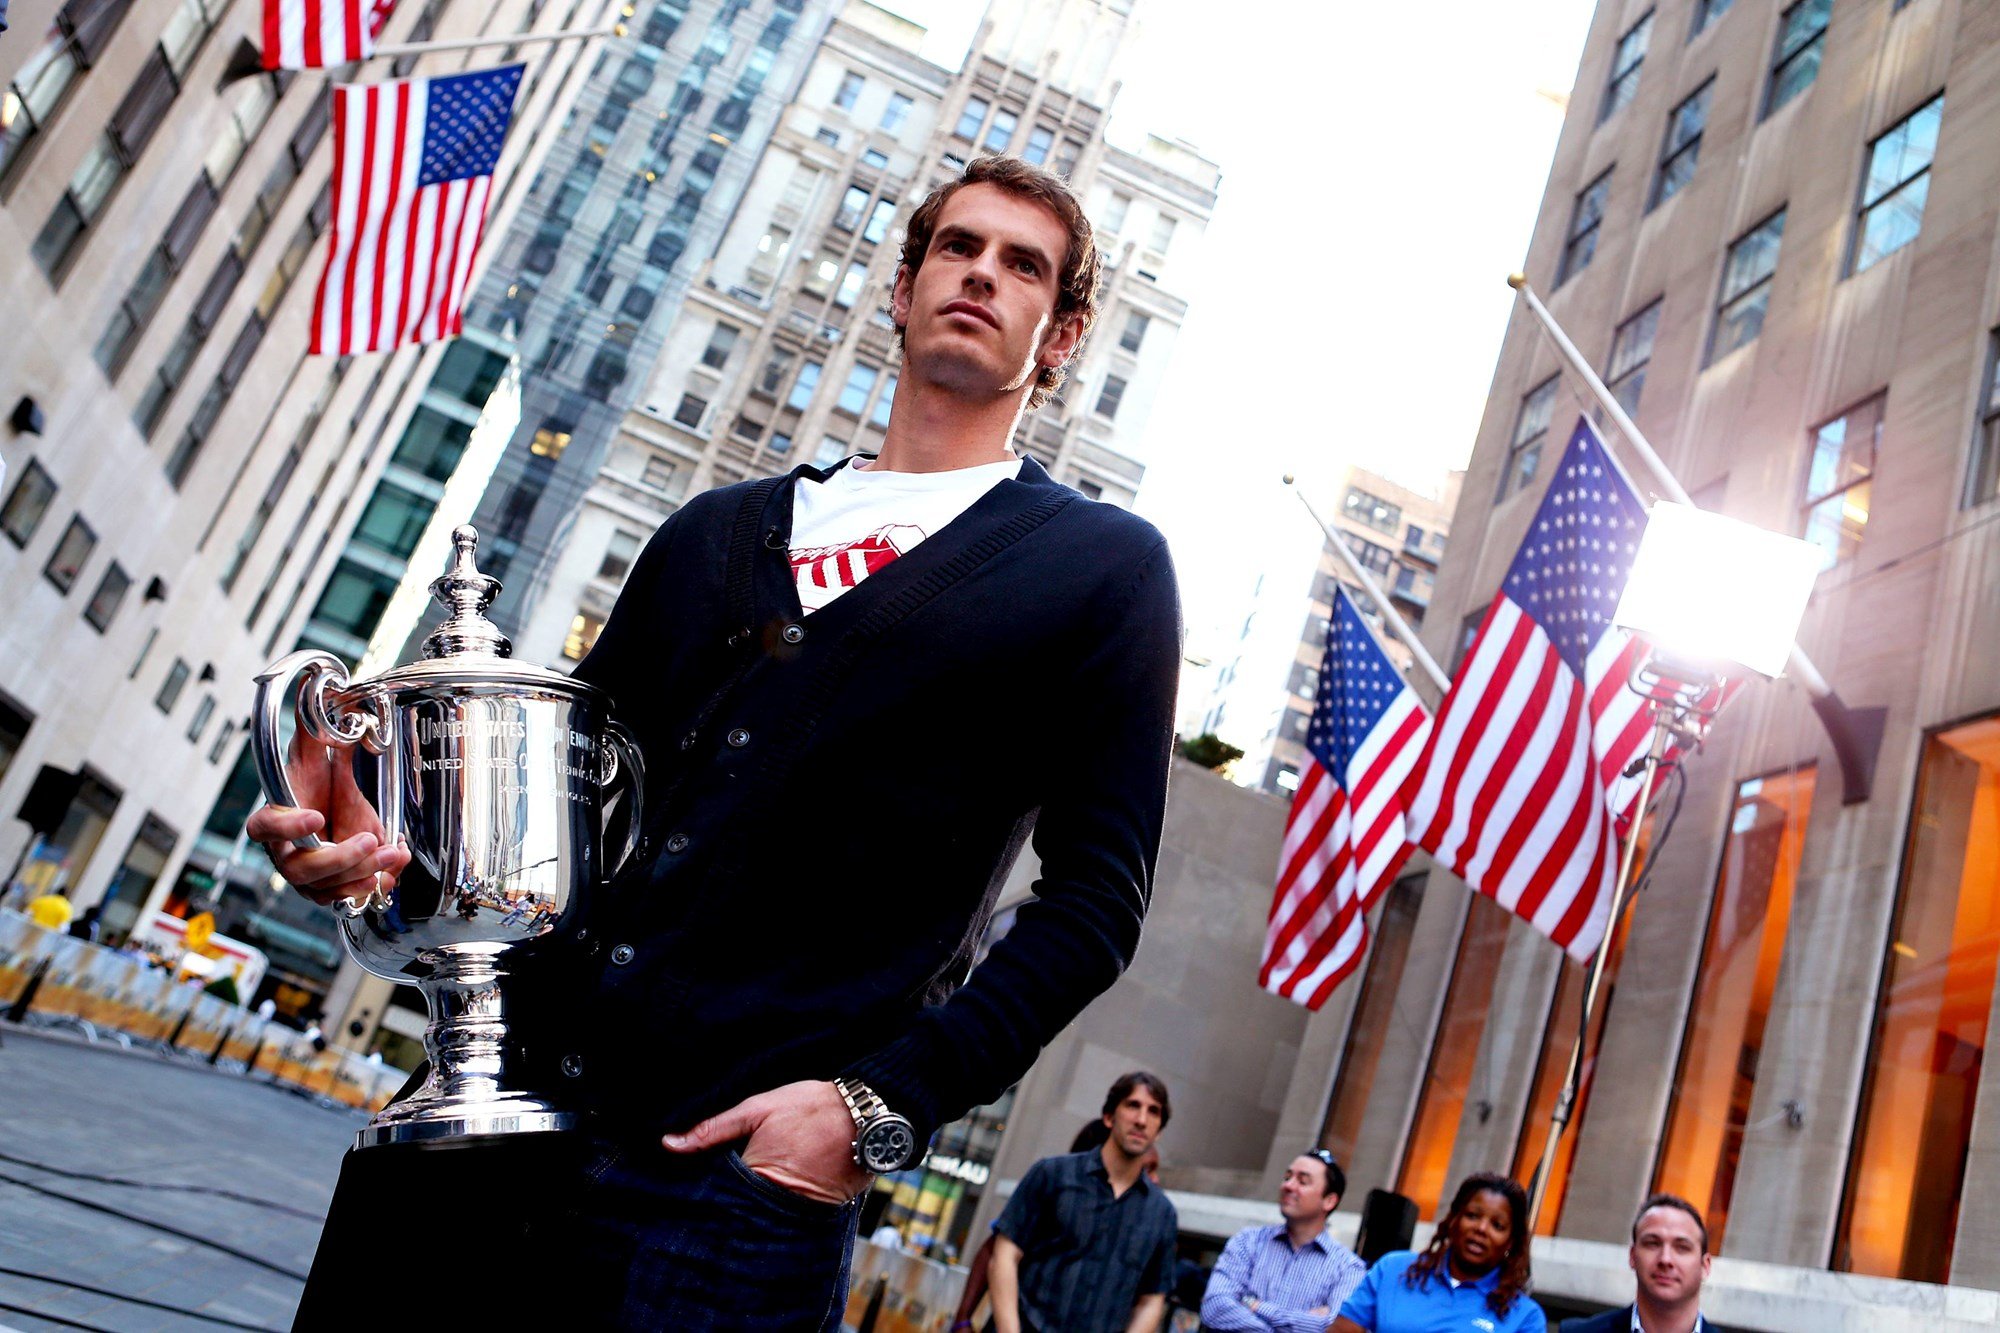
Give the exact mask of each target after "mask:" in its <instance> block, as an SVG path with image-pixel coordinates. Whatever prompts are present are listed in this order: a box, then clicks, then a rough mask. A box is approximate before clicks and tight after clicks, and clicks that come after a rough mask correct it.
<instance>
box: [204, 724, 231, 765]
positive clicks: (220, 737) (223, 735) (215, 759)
mask: <svg viewBox="0 0 2000 1333" xmlns="http://www.w3.org/2000/svg"><path fill="white" fill-rule="evenodd" d="M234 739H236V724H235V723H234V722H225V723H223V724H222V730H221V731H218V732H216V733H215V742H214V743H213V744H212V745H210V746H209V747H208V762H209V763H211V764H219V763H221V762H222V757H223V756H224V755H226V754H228V753H229V742H230V741H232V740H234Z"/></svg>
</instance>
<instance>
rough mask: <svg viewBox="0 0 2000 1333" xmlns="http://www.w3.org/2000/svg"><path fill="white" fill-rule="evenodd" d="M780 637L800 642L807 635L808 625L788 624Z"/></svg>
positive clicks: (791, 641) (789, 641)
mask: <svg viewBox="0 0 2000 1333" xmlns="http://www.w3.org/2000/svg"><path fill="white" fill-rule="evenodd" d="M779 637H781V638H782V639H784V641H785V642H786V643H798V642H800V641H802V640H803V639H804V638H805V637H806V627H805V626H804V625H787V626H785V628H784V630H783V631H782V633H781V634H780V636H779Z"/></svg>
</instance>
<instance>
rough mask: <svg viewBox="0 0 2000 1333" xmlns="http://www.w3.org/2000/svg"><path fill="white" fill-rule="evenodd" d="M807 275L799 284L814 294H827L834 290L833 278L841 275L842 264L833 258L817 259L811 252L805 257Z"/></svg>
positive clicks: (810, 293)
mask: <svg viewBox="0 0 2000 1333" xmlns="http://www.w3.org/2000/svg"><path fill="white" fill-rule="evenodd" d="M805 261H806V276H805V279H804V281H802V282H801V283H800V284H799V286H800V288H801V289H802V290H804V291H805V292H806V293H807V294H809V295H812V296H825V295H826V294H827V293H828V292H830V291H832V290H833V280H834V279H835V278H837V277H839V276H840V265H839V264H837V263H835V262H834V261H833V260H831V259H819V260H815V258H814V256H813V255H812V254H811V253H810V252H809V253H807V255H806V257H805Z"/></svg>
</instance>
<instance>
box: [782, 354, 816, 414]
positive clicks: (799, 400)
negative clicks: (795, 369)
mask: <svg viewBox="0 0 2000 1333" xmlns="http://www.w3.org/2000/svg"><path fill="white" fill-rule="evenodd" d="M820 369H821V367H820V363H819V362H817V361H808V362H806V363H805V364H804V365H802V366H800V367H799V377H798V378H797V379H795V380H793V381H792V391H791V393H790V394H789V395H787V396H786V398H785V406H786V407H796V408H798V409H800V410H801V411H803V410H804V409H805V407H806V405H807V404H809V403H811V402H812V396H813V390H814V389H817V388H818V387H819V372H820Z"/></svg>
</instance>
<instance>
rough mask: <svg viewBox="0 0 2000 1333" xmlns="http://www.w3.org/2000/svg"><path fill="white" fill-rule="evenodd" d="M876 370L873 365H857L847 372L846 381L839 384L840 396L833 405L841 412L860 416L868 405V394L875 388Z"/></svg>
mask: <svg viewBox="0 0 2000 1333" xmlns="http://www.w3.org/2000/svg"><path fill="white" fill-rule="evenodd" d="M875 376H876V371H875V367H873V366H861V365H857V366H855V367H854V368H853V369H852V370H850V371H848V372H847V383H845V384H843V385H841V386H840V397H839V398H838V399H837V400H835V402H834V406H835V407H837V408H839V409H840V410H841V411H843V412H849V413H852V414H853V415H855V416H857V417H858V416H860V415H861V412H862V409H863V408H865V407H867V406H868V395H869V394H870V393H871V392H873V391H874V388H875Z"/></svg>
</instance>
